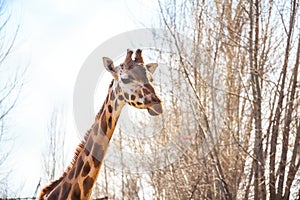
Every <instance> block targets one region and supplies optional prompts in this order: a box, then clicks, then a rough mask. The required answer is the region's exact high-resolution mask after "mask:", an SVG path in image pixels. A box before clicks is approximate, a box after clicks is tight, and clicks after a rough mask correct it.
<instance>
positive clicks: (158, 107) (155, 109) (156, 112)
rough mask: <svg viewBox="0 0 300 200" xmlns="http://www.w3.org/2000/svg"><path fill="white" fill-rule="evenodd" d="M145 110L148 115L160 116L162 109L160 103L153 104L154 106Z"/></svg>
mask: <svg viewBox="0 0 300 200" xmlns="http://www.w3.org/2000/svg"><path fill="white" fill-rule="evenodd" d="M147 110H148V112H149V114H150V115H152V116H157V115H160V114H161V113H162V112H163V108H162V105H161V104H160V103H159V104H154V105H152V106H150V107H148V108H147Z"/></svg>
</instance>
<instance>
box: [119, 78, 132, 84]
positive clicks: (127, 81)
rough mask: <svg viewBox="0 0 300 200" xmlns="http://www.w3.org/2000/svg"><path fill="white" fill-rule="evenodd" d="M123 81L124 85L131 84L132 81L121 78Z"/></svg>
mask: <svg viewBox="0 0 300 200" xmlns="http://www.w3.org/2000/svg"><path fill="white" fill-rule="evenodd" d="M121 80H122V82H123V83H124V84H128V83H130V82H131V80H130V79H129V78H121Z"/></svg>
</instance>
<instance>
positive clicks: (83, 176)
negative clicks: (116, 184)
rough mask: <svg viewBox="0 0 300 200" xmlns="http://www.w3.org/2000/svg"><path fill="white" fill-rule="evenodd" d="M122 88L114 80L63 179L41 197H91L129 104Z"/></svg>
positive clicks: (84, 199)
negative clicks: (105, 157)
mask: <svg viewBox="0 0 300 200" xmlns="http://www.w3.org/2000/svg"><path fill="white" fill-rule="evenodd" d="M113 88H115V89H113ZM118 91H119V89H118V86H115V85H114V81H113V82H112V84H111V86H110V89H109V93H108V95H107V97H106V100H105V102H104V104H103V106H102V108H101V109H100V111H99V112H98V114H97V115H96V118H95V122H94V124H93V125H92V127H91V129H90V130H89V131H88V132H87V134H86V136H85V139H84V140H83V142H82V143H81V144H80V145H79V146H78V148H77V150H76V153H75V158H74V160H73V161H72V163H71V164H70V166H69V167H68V169H67V171H66V172H65V173H64V174H63V176H62V177H61V178H60V179H59V180H57V181H54V182H53V183H52V184H50V185H49V186H48V187H47V188H45V189H44V192H42V194H41V196H40V198H39V199H60V200H64V199H72V200H73V199H81V200H87V199H90V196H91V193H92V188H93V185H94V184H95V182H96V181H97V177H98V174H99V171H100V168H101V165H102V163H103V159H104V155H105V153H106V150H107V148H108V143H109V141H110V139H111V137H112V134H113V132H114V129H115V126H116V123H117V121H118V118H119V116H120V113H121V110H122V108H123V106H124V105H125V101H124V99H123V95H119V96H118V95H117V94H118Z"/></svg>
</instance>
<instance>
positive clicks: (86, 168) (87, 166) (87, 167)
mask: <svg viewBox="0 0 300 200" xmlns="http://www.w3.org/2000/svg"><path fill="white" fill-rule="evenodd" d="M90 170H91V166H90V164H89V163H88V162H86V163H85V164H84V166H83V170H82V173H81V176H83V177H85V176H87V175H88V174H89V172H90Z"/></svg>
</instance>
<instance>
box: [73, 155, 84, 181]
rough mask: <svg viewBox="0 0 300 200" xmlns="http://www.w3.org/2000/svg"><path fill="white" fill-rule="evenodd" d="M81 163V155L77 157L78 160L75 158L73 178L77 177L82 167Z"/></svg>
mask: <svg viewBox="0 0 300 200" xmlns="http://www.w3.org/2000/svg"><path fill="white" fill-rule="evenodd" d="M83 164H84V162H83V160H82V157H81V156H80V157H79V158H78V160H77V163H76V165H77V168H76V172H75V178H77V177H78V175H79V174H80V171H81V169H82V166H83Z"/></svg>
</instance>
